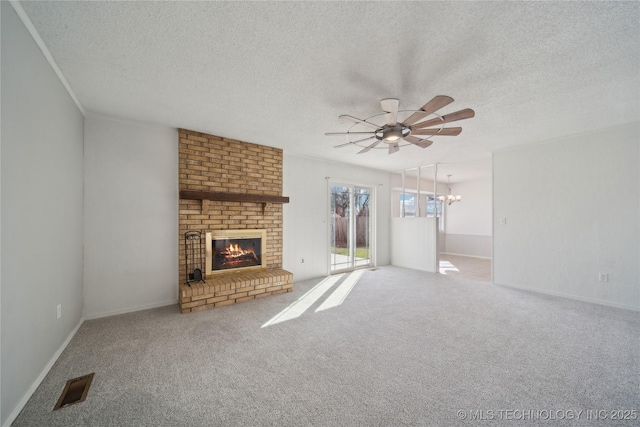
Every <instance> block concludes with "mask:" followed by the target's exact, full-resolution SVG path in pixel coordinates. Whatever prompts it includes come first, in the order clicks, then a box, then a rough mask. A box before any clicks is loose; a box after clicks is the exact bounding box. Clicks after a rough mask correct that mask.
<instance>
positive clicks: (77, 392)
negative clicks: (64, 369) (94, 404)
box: [53, 372, 95, 411]
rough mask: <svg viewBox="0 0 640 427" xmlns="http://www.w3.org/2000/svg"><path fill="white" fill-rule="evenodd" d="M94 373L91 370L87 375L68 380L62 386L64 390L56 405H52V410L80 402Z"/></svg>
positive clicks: (83, 398) (84, 396) (85, 395)
mask: <svg viewBox="0 0 640 427" xmlns="http://www.w3.org/2000/svg"><path fill="white" fill-rule="evenodd" d="M94 375H95V372H92V373H90V374H89V375H83V376H81V377H78V378H73V379H70V380H68V381H67V384H66V385H65V386H64V390H62V394H61V395H60V398H59V399H58V402H57V403H56V406H54V407H53V410H54V411H56V410H58V409H60V408H64V407H65V406H69V405H73V404H74V403H80V402H82V401H83V400H85V399H86V398H87V393H88V392H89V387H90V386H91V381H93V376H94Z"/></svg>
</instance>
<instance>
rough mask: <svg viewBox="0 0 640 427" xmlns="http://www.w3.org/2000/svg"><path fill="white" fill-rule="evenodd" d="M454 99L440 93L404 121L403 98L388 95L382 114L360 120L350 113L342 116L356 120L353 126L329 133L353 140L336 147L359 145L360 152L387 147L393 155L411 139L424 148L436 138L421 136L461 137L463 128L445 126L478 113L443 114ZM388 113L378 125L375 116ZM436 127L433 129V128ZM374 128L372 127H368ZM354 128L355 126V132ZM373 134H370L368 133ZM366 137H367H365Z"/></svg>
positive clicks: (384, 100)
mask: <svg viewBox="0 0 640 427" xmlns="http://www.w3.org/2000/svg"><path fill="white" fill-rule="evenodd" d="M452 102H453V98H451V97H450V96H444V95H438V96H435V97H434V98H433V99H432V100H431V101H429V102H427V103H426V104H425V105H423V106H422V108H420V109H419V110H417V111H413V114H411V115H410V116H409V117H407V118H406V119H404V121H402V122H399V121H398V107H399V106H400V101H399V100H398V99H396V98H385V99H383V100H381V101H380V106H381V107H382V111H383V113H382V114H378V115H375V116H372V117H369V118H367V119H359V118H357V117H354V116H350V115H348V114H343V115H341V116H340V118H341V119H344V120H348V121H350V122H352V123H353V125H352V126H351V128H350V129H349V130H348V131H347V132H328V133H325V135H327V136H342V135H346V136H347V137H348V138H349V142H347V143H345V144H340V145H336V146H335V147H334V148H339V147H346V146H349V145H356V146H359V147H362V148H363V149H362V150H360V151H358V154H362V153H366V152H368V151H370V150H372V149H380V148H382V149H384V148H387V147H388V148H387V149H388V152H389V154H393V153H397V152H398V151H399V150H400V147H401V145H400V143H401V142H408V143H409V144H411V145H416V146H418V147H420V148H427V147H429V146H430V145H431V144H433V141H430V140H428V139H424V138H419V137H417V136H416V135H418V136H425V135H428V136H457V135H459V134H460V132H462V128H461V127H451V128H445V127H444V125H445V124H446V123H450V122H455V121H458V120H464V119H469V118H472V117H474V116H475V112H474V111H473V110H472V109H470V108H466V109H464V110H460V111H456V112H454V113H450V114H446V115H439V114H436V111H438V110H439V109H441V108H443V107H446V106H447V105H449V104H451V103H452ZM383 115H384V120H385V124H384V125H379V124H376V123H375V122H374V121H372V120H373V119H376V118H378V117H380V116H383ZM429 116H435V117H434V118H429V119H428V120H426V121H421V120H423V119H425V118H428V117H429ZM432 126H435V127H433V128H431V129H427V128H429V127H432ZM354 128H355V129H354ZM365 128H366V129H372V130H368V131H367V130H365ZM352 129H354V130H353V131H352ZM351 135H354V136H356V135H357V136H358V138H359V139H357V140H355V141H354V140H351ZM366 135H369V136H366ZM363 136H366V137H365V138H361V137H363ZM381 142H384V143H385V144H387V147H385V146H384V145H383V146H380V147H379V146H378V145H379V144H380V143H381Z"/></svg>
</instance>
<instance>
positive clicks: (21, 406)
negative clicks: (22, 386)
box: [2, 318, 85, 427]
mask: <svg viewBox="0 0 640 427" xmlns="http://www.w3.org/2000/svg"><path fill="white" fill-rule="evenodd" d="M84 320H85V319H84V318H81V319H80V321H79V322H78V324H77V325H76V327H75V328H74V329H73V331H71V333H70V334H69V335H68V336H67V339H65V340H64V342H63V343H62V345H61V346H60V348H58V350H57V351H56V352H55V353H54V354H53V357H51V359H50V360H49V362H48V363H47V364H46V365H45V367H44V369H43V370H42V372H40V375H38V378H36V380H35V381H34V382H33V384H31V387H29V389H28V390H27V392H26V393H25V394H24V396H22V399H20V401H19V402H18V404H17V405H16V407H15V408H14V409H13V411H11V414H9V417H7V420H6V421H5V422H4V424H2V427H10V426H11V423H13V422H14V421H15V420H16V418H18V415H20V412H22V410H23V409H24V407H25V405H26V404H27V402H28V401H29V399H31V396H33V393H35V392H36V390H37V389H38V387H39V386H40V384H41V383H42V381H44V378H45V377H46V376H47V374H48V373H49V371H50V370H51V368H53V365H54V364H55V363H56V361H57V360H58V357H60V355H61V354H62V352H63V351H64V349H65V348H67V346H68V345H69V343H70V342H71V339H72V338H73V337H74V336H75V334H76V332H78V329H80V326H82V324H83V323H84ZM51 408H52V409H53V407H51Z"/></svg>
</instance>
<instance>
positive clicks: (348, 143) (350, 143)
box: [333, 142, 353, 148]
mask: <svg viewBox="0 0 640 427" xmlns="http://www.w3.org/2000/svg"><path fill="white" fill-rule="evenodd" d="M352 144H353V142H347V143H346V144H340V145H334V146H333V148H340V147H346V146H347V145H352Z"/></svg>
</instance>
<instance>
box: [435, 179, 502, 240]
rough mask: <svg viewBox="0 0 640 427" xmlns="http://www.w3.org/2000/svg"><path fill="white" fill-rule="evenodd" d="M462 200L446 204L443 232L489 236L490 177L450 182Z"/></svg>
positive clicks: (454, 191)
mask: <svg viewBox="0 0 640 427" xmlns="http://www.w3.org/2000/svg"><path fill="white" fill-rule="evenodd" d="M451 191H452V193H453V194H460V195H461V196H462V200H461V201H460V202H455V203H454V204H452V205H451V206H446V207H445V209H446V210H447V212H446V222H445V232H446V233H447V234H466V235H472V236H491V177H488V178H481V179H478V180H475V181H466V182H458V183H455V184H451Z"/></svg>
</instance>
